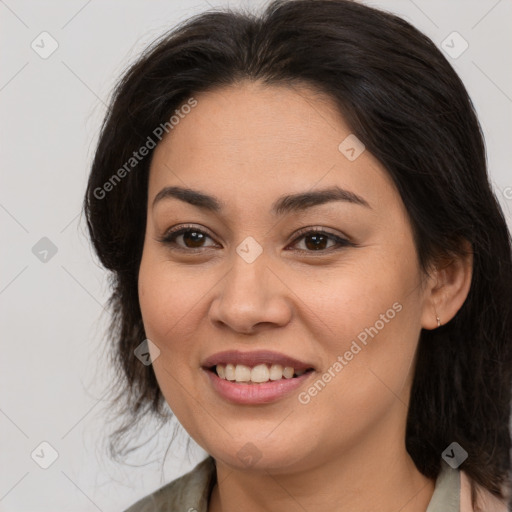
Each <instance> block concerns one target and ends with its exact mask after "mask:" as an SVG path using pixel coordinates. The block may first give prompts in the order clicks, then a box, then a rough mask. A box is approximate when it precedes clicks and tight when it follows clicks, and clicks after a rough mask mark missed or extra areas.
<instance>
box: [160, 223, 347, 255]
mask: <svg viewBox="0 0 512 512" xmlns="http://www.w3.org/2000/svg"><path fill="white" fill-rule="evenodd" d="M190 231H193V232H195V233H201V234H203V235H206V236H207V237H208V238H210V239H212V240H213V238H212V237H211V236H210V235H209V234H208V233H207V232H205V231H203V230H201V229H198V228H196V227H195V226H192V225H186V226H181V227H179V228H176V229H173V230H170V231H168V232H167V233H166V234H165V235H164V236H163V237H161V238H158V241H159V242H160V243H162V244H164V245H167V246H171V247H172V249H176V250H179V251H184V252H188V253H191V252H192V253H193V252H197V251H200V250H202V249H211V248H212V246H209V247H196V248H193V247H192V248H191V247H181V246H178V245H177V244H176V238H177V237H178V236H180V235H183V234H185V233H187V232H190ZM311 234H319V235H324V236H327V237H329V238H330V239H332V240H334V241H335V242H336V244H337V246H331V247H328V248H326V249H319V250H318V251H315V250H307V249H297V250H298V251H299V252H302V253H330V252H331V251H332V250H340V249H342V248H344V247H349V246H350V247H354V246H355V244H354V243H352V242H350V241H349V240H347V239H345V238H341V237H339V236H337V235H335V234H334V233H330V232H329V231H325V230H323V229H317V228H304V229H303V230H300V231H299V232H298V233H297V236H296V237H295V239H294V240H293V242H292V243H293V244H296V243H298V242H299V240H301V239H303V238H305V237H306V236H307V235H311Z"/></svg>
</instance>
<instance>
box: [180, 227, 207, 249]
mask: <svg viewBox="0 0 512 512" xmlns="http://www.w3.org/2000/svg"><path fill="white" fill-rule="evenodd" d="M195 237H197V238H195ZM203 238H204V236H203V233H198V232H197V231H187V232H185V233H184V234H183V241H184V242H185V245H187V247H201V242H202V241H203ZM189 242H190V244H189Z"/></svg>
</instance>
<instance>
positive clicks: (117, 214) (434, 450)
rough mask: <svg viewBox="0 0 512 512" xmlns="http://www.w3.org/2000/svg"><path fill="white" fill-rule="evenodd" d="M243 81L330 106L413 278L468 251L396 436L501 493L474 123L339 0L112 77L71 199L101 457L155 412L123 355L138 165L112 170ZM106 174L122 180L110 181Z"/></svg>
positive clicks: (319, 1) (426, 71)
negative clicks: (100, 296) (416, 265)
mask: <svg viewBox="0 0 512 512" xmlns="http://www.w3.org/2000/svg"><path fill="white" fill-rule="evenodd" d="M247 79H249V80H259V81H263V82H264V83H267V84H289V85H296V84H299V85H300V84H308V85H310V86H313V87H314V88H315V89H316V90H318V91H321V92H323V93H325V94H327V95H328V96H329V97H330V98H332V100H334V102H335V103H336V105H337V106H338V108H339V111H340V113H341V114H342V115H343V117H344V119H345V120H346V121H347V123H348V125H349V126H350V128H351V131H352V132H353V133H355V134H356V136H357V137H358V138H359V139H360V140H361V141H362V142H363V143H364V144H365V146H366V148H367V150H369V151H370V152H371V153H372V154H373V155H374V156H375V157H376V158H377V159H378V160H379V161H380V162H381V163H382V164H383V165H384V167H385V168H386V169H387V172H388V173H389V174H390V176H391V177H392V179H393V180H394V183H395V184H396V186H397V188H398V191H399V192H400V195H401V198H402V200H403V202H404V204H405V207H406V209H407V211H408V215H409V217H410V221H411V223H412V226H413V232H414V241H415V246H416V250H417V253H418V257H419V261H420V264H421V268H422V271H424V272H426V273H427V272H428V271H429V269H430V268H431V265H432V264H433V263H434V262H435V261H436V259H437V258H439V257H447V256H448V257H450V255H451V256H453V255H458V254H463V247H462V246H463V244H462V242H463V241H468V242H469V243H470V244H471V246H472V250H473V254H474V268H473V277H472V283H471V288H470V291H469V295H468V297H467V299H466V301H465V303H464V304H463V306H462V307H461V309H460V310H459V311H458V313H457V315H456V316H455V317H454V318H453V319H452V320H451V321H450V322H448V323H447V324H446V325H444V326H442V327H441V328H439V329H435V330H432V331H428V330H424V331H422V332H421V336H420V340H419V346H418V352H417V365H416V368H415V377H414V382H413V386H412V394H411V400H410V406H409V412H408V419H407V432H406V440H405V441H406V447H407V450H408V452H409V453H410V455H411V457H412V458H413V460H414V462H415V464H416V466H417V468H418V469H419V471H421V472H422V473H423V474H424V475H425V476H427V477H429V478H433V479H435V478H437V476H438V474H439V471H440V468H441V454H442V452H443V451H444V450H445V449H446V447H447V446H448V445H450V444H451V443H452V442H453V441H456V442H458V443H459V444H460V445H461V446H462V447H463V448H464V449H465V450H466V451H467V452H468V454H469V456H468V458H467V459H466V461H465V462H464V463H463V464H462V465H461V469H463V470H465V471H466V472H467V474H468V475H469V476H470V477H471V478H472V479H473V480H474V481H475V482H477V483H479V484H481V485H482V486H483V487H485V488H486V489H488V490H489V491H490V492H492V493H493V494H494V495H496V496H500V497H502V496H503V492H504V490H506V485H507V483H508V482H509V480H510V468H511V438H510V426H509V420H510V414H511V393H512V315H511V312H512V256H511V243H510V234H509V232H508V230H507V226H506V222H505V219H504V216H503V213H502V211H501V209H500V207H499V204H498V202H497V200H496V197H495V195H494V194H493V192H492V188H491V185H490V181H489V177H488V174H487V169H486V156H485V148H484V142H483V137H482V134H481V130H480V126H479V123H478V120H477V118H476V115H475V112H474V109H473V106H472V103H471V100H470V98H469V97H468V94H467V92H466V89H465V88H464V85H463V84H462V82H461V80H460V79H459V77H458V76H457V74H456V72H455V71H454V70H453V68H452V67H451V65H450V64H449V63H448V61H447V60H446V58H445V57H444V56H443V55H442V53H441V52H440V51H439V50H438V49H437V48H436V46H435V45H434V44H433V43H432V41H431V40H430V39H429V38H428V37H426V36H425V35H423V34H422V33H420V32H419V31H418V30H416V29H415V28H414V27H412V26H411V25H410V24H409V23H407V22H406V21H404V20H402V19H400V18H398V17H396V16H394V15H391V14H388V13H385V12H382V11H380V10H376V9H373V8H370V7H367V6H365V5H362V4H359V3H356V2H352V1H348V0H281V1H274V2H272V3H271V4H270V5H269V6H268V7H267V8H266V10H265V11H264V12H263V13H262V14H260V15H258V16H256V15H255V14H251V13H248V12H233V11H230V10H225V11H219V10H217V11H210V12H206V13H203V14H200V15H197V16H194V17H193V18H190V19H189V20H187V21H186V22H183V23H182V24H181V25H179V26H178V27H176V28H175V29H173V30H172V31H170V32H169V33H167V34H165V35H164V36H163V37H162V38H160V39H159V40H157V41H156V42H155V43H154V44H153V45H151V46H150V47H149V48H148V49H147V50H146V51H145V52H144V53H143V55H142V56H141V57H140V59H139V60H138V61H137V62H136V63H135V64H133V65H132V66H131V68H130V69H129V70H128V71H127V72H126V73H125V74H124V76H123V77H122V78H121V80H120V81H119V83H118V85H117V87H116V89H115V91H114V94H113V97H112V100H111V103H110V108H109V111H108V114H107V116H106V118H105V120H104V124H103V126H102V130H101V134H100V138H99V142H98V145H97V150H96V153H95V157H94V162H93V165H92V170H91V173H90V178H89V183H88V188H87V193H86V197H85V202H84V208H85V213H86V216H87V221H88V228H89V231H90V236H91V239H92V242H93V244H94V247H95V250H96V251H97V254H98V256H99V258H100V260H101V262H102V264H103V265H104V266H105V267H106V268H107V269H108V270H110V271H111V278H112V295H111V299H110V306H111V308H112V311H113V316H112V329H111V342H112V347H113V350H114V351H113V353H114V355H115V364H116V367H117V369H118V377H119V382H118V385H119V388H118V391H119V393H118V395H117V403H118V404H119V403H121V404H123V407H124V412H125V413H126V415H125V418H126V423H125V424H124V426H122V427H120V428H119V429H118V430H117V431H116V433H115V434H114V437H113V443H114V444H113V446H117V449H120V448H119V447H120V446H124V448H126V447H127V446H129V444H128V441H127V434H128V433H129V431H130V426H132V425H134V424H136V423H137V422H139V421H140V420H141V418H143V417H144V416H145V415H146V413H148V412H152V413H155V414H157V415H161V416H162V417H164V416H165V414H164V410H165V401H164V400H163V397H162V394H161V392H160V389H159V387H158V384H157V381H156V378H155V375H154V372H153V369H152V368H151V366H144V365H143V364H141V363H140V361H139V360H138V359H137V358H136V357H134V349H135V348H136V347H137V346H138V345H139V344H140V343H141V341H142V340H144V339H145V337H146V336H145V333H144V328H143V324H142V318H141V312H140V307H139V302H138V293H137V276H138V270H139V265H140V260H141V254H142V247H143V241H144V234H145V224H146V207H147V185H148V171H149V166H150V161H151V155H149V156H148V157H146V158H144V159H142V160H141V161H140V162H137V164H136V166H135V167H134V168H133V169H130V171H129V172H125V173H122V172H121V173H118V170H119V169H121V168H122V167H123V166H125V170H126V169H127V168H126V162H128V161H129V159H130V158H131V157H132V156H133V152H134V151H136V150H137V149H138V148H140V147H141V146H143V145H144V144H146V143H147V140H148V136H151V135H152V134H153V133H154V131H155V129H156V128H157V127H158V126H160V125H161V124H162V123H165V122H168V120H169V118H170V116H171V115H172V113H173V112H174V111H175V110H176V109H178V108H179V107H180V106H181V105H182V104H184V102H186V101H187V100H189V98H190V97H192V96H193V95H194V94H195V93H198V92H203V91H207V90H210V89H212V88H214V87H216V88H217V87H221V86H228V85H233V84H236V83H237V82H239V81H241V80H247ZM247 122H248V123H250V119H248V120H247ZM132 163H133V162H132ZM116 173H117V176H118V177H119V176H120V175H122V179H119V180H117V179H116V180H113V179H112V176H113V175H114V174H116ZM109 180H110V181H109ZM107 182H109V183H110V186H105V184H106V183H107ZM107 189H108V190H107ZM123 440H124V441H123ZM123 443H124V444H123ZM473 494H474V492H473Z"/></svg>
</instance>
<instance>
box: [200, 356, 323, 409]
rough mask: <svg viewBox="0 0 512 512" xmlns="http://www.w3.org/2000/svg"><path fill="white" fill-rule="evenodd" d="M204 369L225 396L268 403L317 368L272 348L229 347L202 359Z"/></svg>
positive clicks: (234, 401) (217, 389)
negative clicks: (246, 350) (241, 348)
mask: <svg viewBox="0 0 512 512" xmlns="http://www.w3.org/2000/svg"><path fill="white" fill-rule="evenodd" d="M201 368H202V370H203V371H204V372H205V373H206V374H207V376H208V377H209V379H208V381H209V382H210V385H211V386H212V387H213V389H214V390H215V391H216V392H217V394H218V395H220V396H221V397H222V398H224V399H226V400H227V401H229V402H232V403H236V404H247V405H250V404H266V403H270V402H274V401H276V400H279V399H281V398H283V397H285V396H287V395H290V393H291V392H292V391H293V390H296V389H297V388H298V387H300V386H302V385H303V383H304V382H305V381H306V380H308V379H309V377H310V376H311V374H313V373H314V372H315V367H314V366H313V365H312V364H310V363H306V362H304V361H300V360H298V359H295V358H293V357H290V356H286V355H284V354H280V353H278V352H272V351H263V350H260V351H253V352H240V351H233V350H231V351H227V352H220V353H217V354H214V355H213V356H210V357H209V358H207V359H206V360H204V361H203V363H202V365H201Z"/></svg>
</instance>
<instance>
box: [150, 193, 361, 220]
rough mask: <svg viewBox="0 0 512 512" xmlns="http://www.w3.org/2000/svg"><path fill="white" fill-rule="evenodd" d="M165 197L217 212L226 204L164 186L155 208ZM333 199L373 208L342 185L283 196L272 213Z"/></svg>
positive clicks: (157, 197)
mask: <svg viewBox="0 0 512 512" xmlns="http://www.w3.org/2000/svg"><path fill="white" fill-rule="evenodd" d="M164 199H178V200H180V201H184V202H186V203H188V204H191V205H193V206H197V207H198V208H201V209H203V210H207V211H210V212H216V213H218V212H221V211H222V210H223V208H224V206H225V204H224V203H223V202H222V201H221V200H219V199H218V198H216V197H215V196H210V195H208V194H205V193H203V192H200V191H198V190H193V189H191V188H186V187H165V188H163V189H162V190H160V192H158V194H157V195H156V196H155V199H154V200H153V208H154V207H155V205H156V204H157V203H158V202H160V201H162V200H164ZM332 201H343V202H347V203H352V204H357V205H360V206H364V207H366V208H370V209H371V206H370V205H369V204H368V202H367V201H366V200H365V199H363V198H362V197H361V196H358V195H357V194H355V193H354V192H350V191H349V190H345V189H343V188H341V187H338V186H333V187H329V188H325V189H322V190H314V191H308V192H300V193H297V194H290V195H285V196H281V197H280V198H279V199H277V201H276V202H275V203H274V204H273V205H272V209H271V213H272V214H273V215H276V216H277V215H284V214H287V213H291V212H297V211H302V210H306V209H308V208H312V207H313V206H318V205H322V204H325V203H329V202H332Z"/></svg>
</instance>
